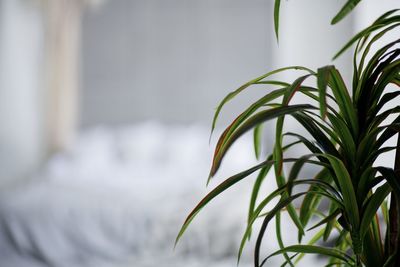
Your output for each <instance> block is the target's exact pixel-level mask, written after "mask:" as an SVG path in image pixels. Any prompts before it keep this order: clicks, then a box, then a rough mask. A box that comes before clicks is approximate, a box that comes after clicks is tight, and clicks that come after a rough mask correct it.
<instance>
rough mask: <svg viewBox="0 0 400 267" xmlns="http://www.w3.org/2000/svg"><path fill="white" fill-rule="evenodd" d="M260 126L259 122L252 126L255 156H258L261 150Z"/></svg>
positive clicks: (261, 126)
mask: <svg viewBox="0 0 400 267" xmlns="http://www.w3.org/2000/svg"><path fill="white" fill-rule="evenodd" d="M262 128H263V125H262V124H259V125H257V126H256V127H255V128H254V133H253V140H254V154H255V155H256V158H257V159H259V158H260V151H261V137H262Z"/></svg>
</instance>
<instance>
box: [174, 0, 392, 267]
mask: <svg viewBox="0 0 400 267" xmlns="http://www.w3.org/2000/svg"><path fill="white" fill-rule="evenodd" d="M358 2H360V1H359V0H353V1H351V0H350V1H348V2H347V3H346V5H345V6H344V7H343V8H342V9H341V10H340V12H339V13H338V14H337V15H336V16H335V18H334V19H333V21H332V23H333V24H334V23H336V22H338V21H340V20H341V19H342V18H343V17H344V16H346V15H347V14H348V13H349V12H350V11H351V10H352V9H353V8H354V7H355V6H356V4H357V3H358ZM279 7H280V1H279V0H276V1H275V9H274V18H275V31H276V34H277V36H278V28H279V26H278V25H279ZM399 25H400V12H399V11H398V10H391V11H388V12H386V13H385V14H383V15H382V16H380V17H379V18H378V19H377V20H376V21H375V22H374V23H373V24H372V25H371V26H369V27H367V28H366V29H364V30H362V31H361V32H359V33H358V34H357V35H355V36H354V37H353V38H352V39H351V40H350V41H349V42H348V43H347V44H346V45H345V46H344V47H343V49H341V50H340V51H339V52H338V53H337V54H336V55H335V58H336V57H338V56H339V55H340V54H342V53H343V52H344V51H345V50H347V49H349V48H350V47H351V46H352V45H353V44H356V46H355V49H354V58H353V79H352V83H351V93H350V91H349V88H347V86H346V84H345V82H344V81H343V79H342V77H341V75H340V72H339V71H338V70H337V69H336V68H335V67H334V66H325V67H322V68H319V69H318V70H311V69H308V68H305V67H301V66H293V67H287V68H282V69H278V70H275V71H272V72H269V73H267V74H265V75H263V76H260V77H258V78H256V79H253V80H251V81H250V82H248V83H246V84H244V85H243V86H241V87H240V88H238V89H237V90H235V91H233V92H231V93H230V94H228V95H227V96H226V97H225V98H224V99H223V100H222V102H221V103H220V105H219V106H218V108H217V110H216V114H215V116H214V120H213V124H212V130H213V129H214V127H215V124H216V121H217V119H218V116H219V113H220V112H221V109H222V108H223V106H224V105H225V104H227V103H228V102H229V101H230V100H231V99H232V98H234V97H236V96H237V95H238V94H240V93H242V92H243V91H245V90H246V89H247V88H248V87H250V86H252V85H259V84H262V85H265V86H266V88H267V89H266V92H265V95H264V96H263V97H261V98H260V99H258V100H257V101H256V102H254V103H253V104H251V105H250V106H249V107H248V108H247V109H245V110H244V111H243V112H242V113H241V114H239V115H238V116H237V118H236V119H235V120H234V121H233V122H232V123H231V124H230V125H229V126H228V127H227V128H226V129H225V131H224V132H223V133H222V135H221V136H220V138H219V140H218V143H217V145H216V148H215V153H214V157H213V162H212V167H211V171H210V176H209V180H210V179H211V178H212V177H213V176H214V175H215V174H216V172H217V171H218V169H219V167H220V164H221V161H222V160H223V158H224V156H225V154H226V152H227V151H228V149H229V148H230V147H231V146H232V144H233V143H234V142H235V141H236V140H237V139H238V138H240V137H241V136H242V135H243V134H244V133H246V132H248V131H249V130H253V131H254V147H255V153H256V156H257V157H260V153H259V151H260V149H259V148H260V145H261V142H262V134H261V129H262V125H263V123H265V122H267V121H270V120H275V121H276V128H275V144H274V149H273V152H272V154H271V155H269V156H267V157H266V158H265V159H264V160H263V161H262V162H261V163H259V164H257V165H256V166H254V167H252V168H250V169H247V170H244V171H242V172H240V173H238V174H236V175H234V176H232V177H229V178H227V179H226V180H225V181H223V182H222V183H221V184H219V185H218V186H217V187H215V189H213V190H212V191H211V192H210V193H209V194H208V195H206V196H205V197H204V198H203V199H202V200H201V201H200V203H199V204H198V205H197V206H196V207H195V208H194V210H193V211H192V212H191V213H190V214H189V216H188V217H187V219H186V221H185V222H184V224H183V226H182V228H181V231H180V232H179V234H178V237H177V240H176V241H178V240H179V238H180V237H181V236H182V234H183V233H184V231H185V229H186V228H187V227H188V225H189V224H190V222H191V221H192V220H193V218H194V217H195V216H196V214H198V212H199V211H200V210H201V209H202V208H203V207H204V206H205V205H206V204H207V203H209V202H210V201H211V200H212V199H213V198H215V197H216V196H218V195H220V194H221V193H222V192H224V191H225V190H227V189H228V188H230V187H231V186H233V185H234V184H236V183H238V182H239V181H241V180H243V179H245V178H246V177H248V176H249V175H250V174H252V173H255V172H257V171H258V176H257V178H256V180H255V182H254V186H253V191H252V194H251V197H250V208H249V213H248V221H247V228H246V231H245V233H244V235H243V238H242V242H241V244H240V249H239V258H240V255H241V253H242V249H243V247H244V245H245V243H246V241H247V240H248V239H249V238H250V234H251V231H252V228H253V224H254V222H255V221H256V220H261V221H262V224H261V227H260V229H259V231H258V235H257V239H256V244H255V250H254V251H255V252H254V264H255V266H256V267H258V266H263V265H264V264H265V263H266V262H267V261H268V259H269V258H270V257H272V256H275V255H278V254H282V255H283V256H284V265H286V264H289V265H290V266H294V265H295V264H296V262H297V261H298V260H300V259H301V257H302V256H303V254H304V253H316V254H320V255H325V256H327V257H328V258H329V259H328V265H329V266H357V267H358V266H367V267H377V266H385V267H386V266H387V267H389V266H400V253H397V252H398V247H399V243H400V237H399V235H400V231H399V227H400V214H399V213H400V135H399V131H400V115H399V113H400V106H399V105H394V107H393V105H390V103H392V104H393V103H396V102H395V101H399V95H400V90H398V89H399V87H400V56H399V55H400V48H399V43H400V39H397V40H394V41H392V42H390V43H387V44H384V45H383V46H380V47H378V49H377V50H376V52H373V53H372V52H371V51H372V47H373V46H375V45H376V43H377V41H378V40H379V39H380V38H381V37H382V36H384V35H385V34H387V33H388V32H390V31H392V30H393V29H395V28H398V27H399ZM288 70H297V71H300V72H303V75H301V76H300V77H299V78H297V79H296V80H295V81H294V82H293V83H287V82H285V81H281V80H276V79H273V76H274V74H277V73H279V72H284V71H288ZM306 80H307V81H308V80H313V83H315V84H316V85H315V86H308V85H305V81H306ZM389 84H394V85H395V86H397V87H396V90H388V85H389ZM296 94H302V95H304V96H305V97H306V98H307V101H306V102H305V103H297V104H292V102H291V100H292V98H293V96H294V95H296ZM398 103H399V102H397V104H398ZM286 116H291V117H293V118H294V119H295V120H296V121H297V122H298V123H299V124H300V125H301V126H303V128H304V129H305V130H306V131H307V132H308V134H309V136H310V137H305V136H303V135H300V134H299V133H296V132H285V131H284V122H285V117H286ZM396 134H397V135H398V141H397V146H389V145H387V141H388V140H389V139H391V138H392V137H394V136H395V135H396ZM295 146H303V147H305V148H306V150H307V152H306V154H304V155H301V156H299V157H295V158H286V157H285V153H286V152H287V151H288V150H290V149H292V148H293V147H295ZM393 150H395V153H396V157H395V163H394V166H393V167H384V166H380V165H379V162H377V161H376V159H377V158H378V157H379V156H380V155H381V154H383V153H386V152H389V151H393ZM284 165H290V169H289V171H287V172H286V173H285V171H284V168H283V166H284ZM307 165H316V166H317V167H318V172H317V173H316V174H315V176H313V177H307V178H305V179H303V178H302V177H299V173H300V171H301V170H302V169H303V168H304V166H307ZM270 169H273V170H274V173H275V177H276V184H277V187H278V188H277V189H276V190H275V191H273V192H272V193H270V194H269V195H263V194H261V193H260V192H261V191H260V187H261V185H262V183H264V182H265V178H266V174H267V173H268V172H269V171H270ZM300 178H302V179H300ZM209 180H208V181H209ZM299 185H307V186H308V189H307V190H304V191H299V190H296V189H297V188H299ZM273 199H279V201H278V203H277V204H276V205H275V206H274V208H272V209H271V210H266V206H267V204H268V203H270V202H271V201H272V200H273ZM296 199H302V204H301V206H300V207H299V208H297V209H296V207H295V206H294V204H293V201H294V200H296ZM322 199H325V200H326V201H328V202H329V209H328V210H321V208H320V203H321V200H322ZM388 200H389V202H390V206H388V205H389V204H388ZM282 212H288V214H289V215H290V218H291V219H292V221H293V222H294V224H295V225H296V227H297V229H298V244H296V245H289V246H285V245H284V244H283V242H282V238H281V233H280V227H277V230H276V235H277V240H278V243H279V247H280V249H279V250H278V251H276V252H274V253H272V254H271V255H269V256H267V257H263V256H262V255H261V253H260V246H261V243H262V240H263V238H264V234H265V231H266V228H267V226H268V223H269V222H270V221H271V220H272V219H275V220H276V223H277V224H278V226H279V225H280V217H281V213H282ZM317 217H320V219H319V221H318V222H317V223H315V224H314V225H310V222H312V221H313V220H312V219H315V218H317ZM310 227H311V228H312V229H314V228H318V229H319V231H317V233H316V234H315V235H314V236H313V237H312V238H311V239H309V241H308V242H307V243H306V244H303V243H302V241H303V236H304V235H305V234H306V232H307V231H306V229H309V228H310ZM333 229H337V230H338V231H337V232H338V233H339V234H338V235H336V236H333V235H332V232H333ZM383 231H384V232H383ZM332 238H334V240H333V241H334V242H333V245H331V246H327V245H320V244H319V243H318V242H320V241H326V240H332Z"/></svg>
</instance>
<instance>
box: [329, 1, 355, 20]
mask: <svg viewBox="0 0 400 267" xmlns="http://www.w3.org/2000/svg"><path fill="white" fill-rule="evenodd" d="M360 2H361V0H348V1H347V3H346V4H345V5H344V6H343V7H342V9H341V10H340V11H339V13H337V14H336V16H335V17H334V18H333V19H332V21H331V24H332V25H333V24H336V23H338V22H339V21H341V20H342V19H343V18H344V17H345V16H346V15H347V14H349V13H350V12H351V11H352V10H353V9H354V8H355V7H356V6H357V4H358V3H360Z"/></svg>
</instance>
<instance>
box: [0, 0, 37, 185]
mask: <svg viewBox="0 0 400 267" xmlns="http://www.w3.org/2000/svg"><path fill="white" fill-rule="evenodd" d="M41 29H42V28H41V18H40V12H39V8H38V7H37V6H36V5H35V4H34V3H33V1H32V2H31V1H21V0H2V1H0V40H1V42H0V186H1V185H4V184H6V183H8V182H9V181H10V180H11V179H16V178H19V177H23V176H24V175H26V174H27V173H28V172H30V171H31V170H32V169H34V168H35V167H37V166H38V164H39V162H40V161H41V159H42V157H43V155H44V149H43V141H44V140H43V138H44V136H43V129H42V127H41V126H42V118H41V116H39V115H40V114H41V111H40V110H41V104H42V102H41V101H42V97H43V95H42V91H41V88H40V82H41V81H40V78H39V77H40V73H41V51H42V30H41Z"/></svg>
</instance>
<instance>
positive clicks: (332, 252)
mask: <svg viewBox="0 0 400 267" xmlns="http://www.w3.org/2000/svg"><path fill="white" fill-rule="evenodd" d="M284 252H295V253H307V254H318V255H325V256H329V257H334V258H337V259H339V260H341V261H343V262H344V263H346V264H349V265H352V264H353V262H354V261H353V259H352V258H351V257H350V256H349V255H347V254H346V253H344V252H343V251H341V250H338V249H333V248H325V247H320V246H314V245H292V246H287V247H285V248H283V249H280V250H278V251H275V252H274V253H272V254H271V255H269V256H268V257H267V258H266V259H265V260H264V261H263V262H262V263H261V265H260V266H263V265H264V263H265V262H266V261H267V260H268V259H269V258H271V257H273V256H276V255H279V254H282V253H284ZM257 266H258V265H257Z"/></svg>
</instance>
